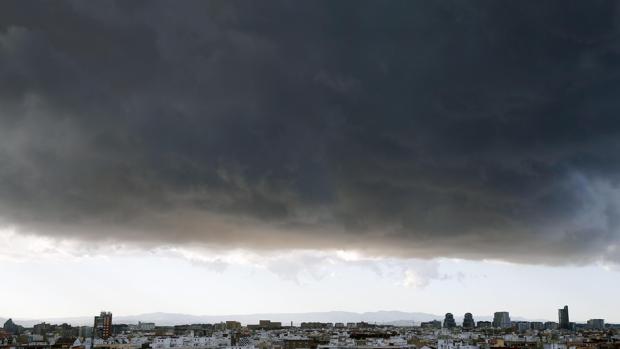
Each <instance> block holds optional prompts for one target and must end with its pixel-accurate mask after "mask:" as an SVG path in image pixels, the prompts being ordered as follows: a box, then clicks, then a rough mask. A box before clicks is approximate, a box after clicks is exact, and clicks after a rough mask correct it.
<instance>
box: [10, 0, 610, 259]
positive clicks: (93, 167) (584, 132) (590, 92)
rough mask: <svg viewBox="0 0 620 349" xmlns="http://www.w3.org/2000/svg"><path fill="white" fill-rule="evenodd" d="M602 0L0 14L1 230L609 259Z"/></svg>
mask: <svg viewBox="0 0 620 349" xmlns="http://www.w3.org/2000/svg"><path fill="white" fill-rule="evenodd" d="M618 23H620V22H619V20H618V4H617V3H616V2H613V1H594V2H588V3H587V4H585V3H582V2H573V1H568V2H566V1H562V2H553V1H552V2H546V3H522V2H516V1H515V2H502V3H501V4H500V3H497V2H494V1H479V2H475V3H463V2H458V1H435V2H417V1H414V2H411V1H403V2H401V1H393V2H389V3H375V2H364V1H362V2H359V1H356V2H338V3H332V2H321V1H319V2H313V3H306V4H298V3H296V4H295V5H293V4H291V3H287V2H278V1H266V2H265V1H263V2H259V3H249V2H236V1H226V2H207V3H205V2H194V1H185V2H182V3H175V5H174V6H171V5H170V4H169V3H167V2H157V1H150V2H140V1H134V2H131V3H127V2H113V1H102V2H97V3H96V4H95V3H90V2H89V3H84V2H68V1H67V2H61V3H58V2H34V1H32V2H29V1H26V2H24V1H5V2H2V4H0V81H2V85H1V87H0V107H1V108H0V219H1V220H2V222H4V224H5V225H11V226H17V227H18V228H19V229H20V230H21V231H24V232H29V233H35V234H44V235H50V236H55V237H63V238H64V237H69V238H78V239H82V240H87V241H106V240H111V241H122V242H124V243H135V244H138V245H143V246H161V245H176V244H178V245H184V244H197V245H208V246H220V247H223V248H227V247H240V248H253V249H273V248H276V249H280V248H304V249H359V250H364V251H367V252H368V253H372V254H380V255H390V256H402V257H422V258H430V257H436V256H448V257H450V256H453V257H462V258H473V259H479V258H498V259H503V260H509V261H516V262H526V263H554V264H562V263H582V262H592V261H600V260H604V261H612V262H613V261H617V260H618V259H619V258H620V257H619V255H618V247H617V246H618V244H619V241H620V233H619V232H618V222H619V221H620V215H619V208H618V203H619V201H618V198H619V196H618V174H619V173H620V171H619V168H618V166H619V164H620V161H619V160H620V158H619V157H620V155H618V154H620V151H619V148H620V143H619V142H618V139H619V138H618V133H619V131H620V121H619V120H620V119H618V118H617V114H618V112H619V111H620V103H619V102H618V101H617V100H618V98H617V96H618V92H619V91H620V80H619V76H620V75H619V74H620V69H619V68H620V65H619V64H618V62H620V45H619V41H618V34H619V30H618V29H619V28H618Z"/></svg>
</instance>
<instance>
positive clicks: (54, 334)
mask: <svg viewBox="0 0 620 349" xmlns="http://www.w3.org/2000/svg"><path fill="white" fill-rule="evenodd" d="M0 348H6V349H29V348H31V349H52V348H54V349H149V348H150V349H169V348H177V349H190V348H195V349H491V348H509V349H538V348H541V349H607V348H608V349H617V348H620V324H609V323H605V320H604V319H590V320H588V321H587V322H586V323H575V322H571V321H570V317H569V309H568V306H567V305H565V306H564V307H562V308H560V309H558V319H557V321H546V322H538V321H512V320H511V318H510V313H509V312H507V311H498V312H495V313H494V314H493V320H492V321H476V320H475V319H474V317H473V315H472V314H471V313H465V314H464V316H463V321H462V322H461V323H457V322H456V320H455V317H454V315H453V314H452V313H446V314H445V317H444V318H443V320H440V319H437V320H433V321H426V322H420V323H417V324H416V323H412V324H410V325H400V326H397V325H387V324H380V323H368V322H347V323H344V322H336V323H333V322H301V323H299V324H293V322H291V323H290V324H287V323H282V322H279V321H270V320H267V319H266V320H260V321H259V322H258V323H257V324H242V323H241V322H239V321H236V320H232V319H231V320H228V321H225V322H220V323H214V324H178V325H173V326H161V325H158V324H156V323H153V322H141V321H138V323H133V324H124V323H115V322H114V320H113V315H112V313H111V312H109V311H102V312H101V313H100V314H99V315H95V316H94V320H93V325H92V326H72V325H70V324H67V323H63V324H50V323H45V322H43V323H39V324H36V325H34V326H32V327H29V328H26V327H23V326H20V325H19V324H17V323H15V322H14V321H13V320H12V319H9V320H7V321H6V322H5V323H4V326H3V328H2V329H1V330H0Z"/></svg>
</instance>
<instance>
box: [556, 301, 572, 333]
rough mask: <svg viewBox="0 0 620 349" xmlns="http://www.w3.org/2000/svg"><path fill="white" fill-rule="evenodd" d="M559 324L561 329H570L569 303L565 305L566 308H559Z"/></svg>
mask: <svg viewBox="0 0 620 349" xmlns="http://www.w3.org/2000/svg"><path fill="white" fill-rule="evenodd" d="M558 320H559V321H558V324H559V327H560V329H562V330H569V329H570V327H571V326H570V320H569V319H568V305H565V306H564V308H562V309H558Z"/></svg>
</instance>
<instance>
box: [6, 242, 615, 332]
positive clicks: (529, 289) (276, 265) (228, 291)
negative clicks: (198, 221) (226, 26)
mask: <svg viewBox="0 0 620 349" xmlns="http://www.w3.org/2000/svg"><path fill="white" fill-rule="evenodd" d="M0 242H1V244H0V275H2V277H3V279H4V280H5V282H6V284H5V287H3V290H2V298H3V299H5V300H10V301H9V302H2V303H1V304H0V317H13V318H34V319H37V318H49V317H70V316H87V315H92V314H95V313H97V312H98V311H100V310H101V309H107V310H112V311H113V312H114V313H115V314H117V315H137V314H141V313H149V312H171V313H186V314H193V315H229V314H251V313H269V312H271V313H273V312H282V313H291V312H313V311H331V310H344V311H355V312H365V311H377V310H400V311H418V312H428V313H433V314H438V315H442V314H444V313H446V312H452V313H454V314H464V313H465V312H472V313H473V314H474V315H477V316H491V315H492V313H493V312H494V311H499V310H508V311H510V312H511V314H512V315H513V316H522V317H526V318H529V319H547V320H551V321H557V319H556V317H557V308H559V307H560V306H562V305H564V304H568V305H569V307H570V312H571V313H570V314H571V319H573V320H577V321H586V320H588V319H590V318H605V319H606V321H608V322H614V321H615V322H620V317H618V314H620V304H619V303H618V302H617V301H615V299H616V298H615V297H616V296H617V295H616V291H617V290H618V289H619V288H620V277H619V276H620V274H619V272H618V271H614V270H611V269H610V268H608V267H605V266H602V265H591V266H580V267H577V266H562V267H550V266H534V265H519V264H512V263H506V262H497V261H467V260H459V259H433V260H416V259H393V258H392V259H389V258H379V259H376V258H375V259H366V258H364V257H362V256H360V255H358V254H355V253H346V252H343V251H335V252H330V253H325V252H318V251H296V252H291V253H281V254H271V255H268V256H265V255H263V256H258V255H257V254H256V253H253V252H249V251H234V252H231V253H221V252H219V253H218V252H214V251H211V252H209V253H206V254H204V255H201V254H197V253H196V252H195V251H194V252H189V251H184V250H179V249H158V250H153V251H142V252H136V251H133V250H130V251H124V250H123V248H120V247H118V246H117V247H116V248H107V249H106V248H102V249H100V250H99V251H98V252H96V253H95V254H94V255H92V253H93V251H89V250H87V249H85V248H84V247H80V246H79V244H77V245H76V244H74V243H68V242H65V243H64V244H57V243H55V242H54V241H52V240H50V239H45V238H39V237H22V236H18V235H15V234H14V233H12V232H11V231H9V230H5V231H2V232H0ZM89 253H91V255H89ZM592 285H596V287H593V286H592Z"/></svg>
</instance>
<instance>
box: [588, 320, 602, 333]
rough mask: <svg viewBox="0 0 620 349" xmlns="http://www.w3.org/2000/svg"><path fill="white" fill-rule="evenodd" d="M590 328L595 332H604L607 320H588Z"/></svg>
mask: <svg viewBox="0 0 620 349" xmlns="http://www.w3.org/2000/svg"><path fill="white" fill-rule="evenodd" d="M588 328H591V329H593V330H602V329H604V328H605V320H603V319H590V320H588Z"/></svg>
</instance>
